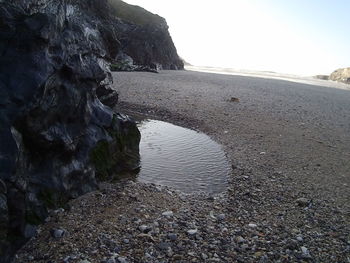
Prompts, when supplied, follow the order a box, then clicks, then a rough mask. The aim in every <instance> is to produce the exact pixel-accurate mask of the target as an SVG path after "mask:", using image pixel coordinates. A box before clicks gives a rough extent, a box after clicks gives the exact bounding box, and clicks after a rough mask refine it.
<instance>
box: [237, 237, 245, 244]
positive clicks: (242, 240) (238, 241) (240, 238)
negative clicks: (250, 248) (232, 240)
mask: <svg viewBox="0 0 350 263" xmlns="http://www.w3.org/2000/svg"><path fill="white" fill-rule="evenodd" d="M236 242H237V243H238V244H241V243H244V242H245V239H244V238H243V237H241V236H238V237H237V238H236Z"/></svg>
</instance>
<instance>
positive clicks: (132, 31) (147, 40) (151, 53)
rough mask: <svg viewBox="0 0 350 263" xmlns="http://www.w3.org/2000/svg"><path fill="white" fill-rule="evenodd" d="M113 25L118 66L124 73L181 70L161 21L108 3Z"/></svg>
mask: <svg viewBox="0 0 350 263" xmlns="http://www.w3.org/2000/svg"><path fill="white" fill-rule="evenodd" d="M108 1H109V3H110V4H111V6H112V8H111V12H112V14H114V15H115V16H117V17H119V18H120V19H121V20H120V21H119V22H118V23H116V26H117V28H118V39H119V40H120V43H121V50H120V52H119V53H118V56H117V62H118V63H117V65H119V67H120V68H121V69H122V70H123V69H124V70H132V69H134V70H148V71H152V70H160V69H174V70H176V69H184V63H183V61H182V59H181V58H180V57H179V56H178V54H177V51H176V48H175V45H174V43H173V41H172V38H171V36H170V34H169V31H168V25H167V23H166V21H165V19H164V18H162V17H160V16H158V15H155V14H152V13H151V12H148V11H147V10H145V9H143V8H141V7H139V6H133V5H128V4H126V3H124V2H123V1H121V0H108Z"/></svg>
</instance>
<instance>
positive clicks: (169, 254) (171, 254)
mask: <svg viewBox="0 0 350 263" xmlns="http://www.w3.org/2000/svg"><path fill="white" fill-rule="evenodd" d="M166 255H167V256H168V257H169V258H171V257H172V256H173V255H174V252H173V250H172V249H171V247H168V249H167V251H166Z"/></svg>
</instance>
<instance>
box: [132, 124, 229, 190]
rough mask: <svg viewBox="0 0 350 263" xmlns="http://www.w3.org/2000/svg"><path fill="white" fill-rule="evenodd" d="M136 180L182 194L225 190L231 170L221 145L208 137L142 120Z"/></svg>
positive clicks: (169, 125) (184, 129) (180, 128)
mask: <svg viewBox="0 0 350 263" xmlns="http://www.w3.org/2000/svg"><path fill="white" fill-rule="evenodd" d="M138 127H139V129H140V132H141V142H140V154H141V169H140V171H139V174H138V176H137V180H139V181H142V182H146V183H155V184H159V185H165V186H170V187H172V188H174V189H177V190H180V191H182V192H184V193H195V192H201V191H202V192H205V193H208V194H216V193H220V192H222V191H224V190H225V189H226V186H227V181H228V178H229V174H230V171H231V168H230V164H229V162H228V160H227V158H226V156H225V153H224V151H223V150H222V148H221V146H220V145H219V144H217V143H216V142H214V141H213V140H212V139H210V137H209V136H207V135H205V134H203V133H199V132H196V131H194V130H190V129H186V128H183V127H179V126H176V125H173V124H171V123H167V122H162V121H157V120H143V121H141V122H140V123H139V124H138Z"/></svg>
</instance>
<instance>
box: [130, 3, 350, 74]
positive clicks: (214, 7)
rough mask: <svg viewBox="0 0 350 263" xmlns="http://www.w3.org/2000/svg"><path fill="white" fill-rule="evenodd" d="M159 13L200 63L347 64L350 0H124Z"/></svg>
mask: <svg viewBox="0 0 350 263" xmlns="http://www.w3.org/2000/svg"><path fill="white" fill-rule="evenodd" d="M125 2H127V3H130V4H135V5H139V6H142V7H144V8H145V9H147V10H149V11H151V12H153V13H156V14H159V15H160V16H163V17H164V18H165V19H166V20H167V22H168V25H169V30H170V34H171V36H172V38H173V41H174V43H175V45H176V47H177V50H178V53H179V55H180V56H182V57H183V58H184V59H185V60H187V61H188V62H190V63H191V64H194V65H198V66H217V67H230V68H236V69H248V70H267V71H276V72H281V73H291V74H300V75H315V74H328V73H331V72H332V71H333V70H335V69H337V68H340V67H350V34H349V28H350V0H282V1H281V0H215V1H213V0H211V1H207V0H176V1H165V0H125Z"/></svg>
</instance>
